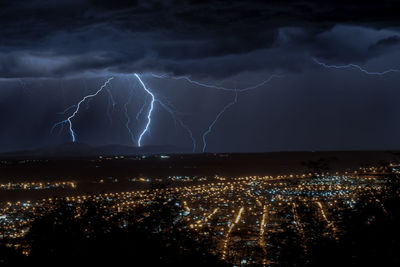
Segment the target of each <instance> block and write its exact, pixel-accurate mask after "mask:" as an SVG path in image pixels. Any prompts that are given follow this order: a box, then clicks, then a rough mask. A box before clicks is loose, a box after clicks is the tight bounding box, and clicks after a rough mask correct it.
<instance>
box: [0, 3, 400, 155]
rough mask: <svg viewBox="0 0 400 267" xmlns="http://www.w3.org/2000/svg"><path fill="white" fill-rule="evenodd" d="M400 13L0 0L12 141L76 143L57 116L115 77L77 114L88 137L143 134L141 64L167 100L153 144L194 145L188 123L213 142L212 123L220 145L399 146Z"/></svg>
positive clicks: (1, 80)
mask: <svg viewBox="0 0 400 267" xmlns="http://www.w3.org/2000/svg"><path fill="white" fill-rule="evenodd" d="M399 14H400V2H399V1H365V0H364V1H305V0H304V1H300V0H299V1H250V0H237V1H235V0H233V1H226V0H224V1H222V0H221V1H207V0H201V1H200V0H192V1H178V0H177V1H172V0H171V1H169V0H166V1H153V0H137V1H128V0H124V1H105V0H101V1H96V0H86V1H85V0H82V1H78V0H57V1H55V0H29V1H9V0H7V1H4V0H0V25H1V27H0V91H1V96H0V125H1V128H0V129H1V130H0V151H10V150H22V149H31V148H36V147H43V146H54V145H57V144H63V143H66V142H70V141H71V135H70V132H69V130H68V127H69V126H68V124H67V123H64V124H59V125H58V126H57V127H55V128H54V129H53V131H51V130H52V127H53V125H54V124H55V123H57V122H60V121H63V120H65V119H66V118H67V117H68V116H70V115H71V114H72V113H73V108H71V109H69V110H67V111H66V112H65V114H61V113H62V112H63V111H64V110H65V109H66V108H68V107H70V106H72V105H76V104H77V103H78V102H79V101H80V100H81V99H82V98H83V97H84V96H85V95H89V94H93V93H95V92H96V91H97V90H99V89H100V87H101V86H102V85H103V84H104V83H105V81H107V79H109V78H110V77H114V78H113V80H112V81H111V82H110V83H109V84H108V85H107V86H106V87H105V88H104V89H103V90H102V91H100V92H99V93H98V95H97V96H96V97H93V98H90V99H89V100H87V101H85V102H83V103H82V105H81V106H80V110H79V112H78V113H77V114H76V116H75V117H74V118H73V119H72V123H73V129H74V131H75V133H76V138H77V142H82V143H87V144H91V145H105V144H123V145H132V146H137V139H138V138H139V135H140V133H141V132H143V129H144V128H145V126H146V124H147V122H148V119H147V115H148V112H149V109H150V102H151V97H150V95H149V94H148V93H147V92H146V91H145V90H144V88H143V86H141V84H140V82H139V80H138V79H137V78H136V77H135V76H134V73H137V74H138V75H139V76H140V77H141V79H142V81H143V82H144V83H145V85H146V86H147V87H148V88H149V90H151V92H152V93H153V94H154V95H155V99H156V100H157V101H155V102H154V110H153V112H152V113H151V119H152V120H151V123H150V125H149V131H147V132H145V134H144V135H143V139H142V145H144V146H146V145H173V146H176V147H179V148H189V149H191V147H192V139H191V138H190V135H189V134H188V133H189V131H188V130H190V131H191V132H192V133H193V138H194V139H195V141H196V149H195V151H196V152H201V151H202V149H203V146H204V144H203V139H202V135H203V134H204V133H205V132H206V131H207V129H208V128H209V127H210V126H212V127H211V131H210V132H209V133H208V135H207V136H206V141H207V147H206V149H205V151H208V152H225V151H226V152H252V151H288V150H359V149H361V150H362V149H400V138H399V136H400V105H398V102H399V100H400V91H399V86H398V85H399V84H400V71H397V70H400V49H399V48H400V19H399ZM314 59H316V60H318V61H319V62H321V63H324V64H327V65H336V66H345V65H347V64H357V65H359V66H360V67H362V68H363V69H364V70H366V71H369V72H384V71H386V70H390V69H391V70H392V71H390V72H388V73H386V74H379V73H375V74H368V73H366V72H363V71H362V70H360V69H357V68H356V67H355V66H354V65H353V66H348V67H346V68H327V67H324V66H322V65H321V64H317V63H316V61H314ZM155 75H156V76H155ZM183 77H187V78H190V79H191V80H193V81H197V82H201V83H204V84H207V85H215V86H219V87H223V88H229V89H232V90H228V91H227V90H218V89H217V88H209V87H205V86H199V85H196V84H193V83H190V82H189V81H188V80H186V79H183ZM268 79H269V82H266V83H265V84H264V85H262V86H259V87H257V88H255V89H253V90H248V91H240V90H241V89H243V88H247V87H249V86H253V85H256V84H259V83H262V82H263V81H266V80H268ZM235 89H237V90H239V91H236V93H237V101H236V103H234V100H235V97H236V93H235ZM129 100H130V101H129ZM224 107H225V108H226V110H225V112H224V113H223V114H221V116H219V119H218V121H217V122H216V123H215V124H213V125H212V122H213V121H214V119H215V118H216V117H217V115H218V114H219V113H220V112H221V111H222V110H223V109H224ZM142 108H143V109H142ZM141 109H142V112H141V113H140V110H141ZM127 116H128V117H129V118H130V119H129V120H130V121H129V123H128V126H129V128H130V129H131V131H132V133H133V137H134V139H135V140H134V142H132V140H131V138H130V135H129V132H128V130H127V128H126V124H127ZM136 117H137V118H136ZM174 118H175V119H174ZM62 127H63V128H62Z"/></svg>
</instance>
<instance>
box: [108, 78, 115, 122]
mask: <svg viewBox="0 0 400 267" xmlns="http://www.w3.org/2000/svg"><path fill="white" fill-rule="evenodd" d="M110 87H111V84H110ZM106 89H107V93H108V96H109V98H108V106H107V117H108V119H109V121H110V125H111V124H112V123H113V120H112V116H111V114H112V112H113V111H114V108H115V105H116V104H117V103H116V102H115V99H114V96H113V95H112V93H111V90H110V88H109V87H107V88H106Z"/></svg>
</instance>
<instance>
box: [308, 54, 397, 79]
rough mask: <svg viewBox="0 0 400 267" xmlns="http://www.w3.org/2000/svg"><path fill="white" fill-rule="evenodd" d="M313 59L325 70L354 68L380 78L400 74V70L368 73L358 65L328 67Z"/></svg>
mask: <svg viewBox="0 0 400 267" xmlns="http://www.w3.org/2000/svg"><path fill="white" fill-rule="evenodd" d="M312 59H313V61H314V62H315V63H317V64H318V65H320V66H323V67H325V68H329V69H349V68H354V69H358V70H359V71H361V72H363V73H365V74H368V75H379V76H383V75H385V74H389V73H394V72H396V73H400V70H399V69H388V70H385V71H381V72H374V71H368V70H366V69H364V68H362V67H361V66H359V65H356V64H347V65H328V64H325V63H323V62H321V61H319V60H318V59H316V58H312Z"/></svg>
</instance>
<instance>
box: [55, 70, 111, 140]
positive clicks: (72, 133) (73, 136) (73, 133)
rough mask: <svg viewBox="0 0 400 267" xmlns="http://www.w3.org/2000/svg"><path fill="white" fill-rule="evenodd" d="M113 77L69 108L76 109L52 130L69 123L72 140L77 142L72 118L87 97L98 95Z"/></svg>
mask: <svg viewBox="0 0 400 267" xmlns="http://www.w3.org/2000/svg"><path fill="white" fill-rule="evenodd" d="M112 79H114V77H111V78H109V79H108V80H107V81H106V82H105V83H104V84H103V85H102V86H101V87H100V89H99V90H97V91H96V92H95V93H93V94H90V95H86V96H85V97H83V98H82V99H81V100H80V101H79V102H78V104H76V105H74V106H71V107H69V108H67V110H69V109H72V107H74V108H75V109H74V112H73V113H72V114H71V115H70V116H69V117H68V118H67V119H65V120H63V121H60V122H57V123H56V124H54V125H53V127H52V128H51V132H53V130H54V128H55V127H57V126H61V127H63V125H64V124H68V125H69V132H70V134H71V138H72V142H75V141H76V134H75V132H74V130H73V127H72V119H73V118H74V117H75V116H76V114H78V112H79V109H80V107H81V105H82V103H84V102H85V101H86V100H87V99H91V98H93V97H95V96H97V95H98V94H99V93H100V92H101V91H102V90H103V89H104V88H105V87H106V86H107V85H108V84H109V83H110V81H111V80H112Z"/></svg>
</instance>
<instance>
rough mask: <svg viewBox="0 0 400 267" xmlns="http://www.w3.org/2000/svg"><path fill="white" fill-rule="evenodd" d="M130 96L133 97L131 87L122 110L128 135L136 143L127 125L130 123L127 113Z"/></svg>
mask: <svg viewBox="0 0 400 267" xmlns="http://www.w3.org/2000/svg"><path fill="white" fill-rule="evenodd" d="M132 97H133V89H131V90H130V92H129V97H128V101H127V102H126V103H125V104H124V110H125V112H124V114H125V118H126V123H125V128H126V129H127V130H128V133H129V137H130V138H131V141H132V143H136V140H135V136H134V135H133V132H132V130H131V128H130V127H129V124H130V123H131V117H129V114H128V105H129V104H130V103H131V101H132Z"/></svg>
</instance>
